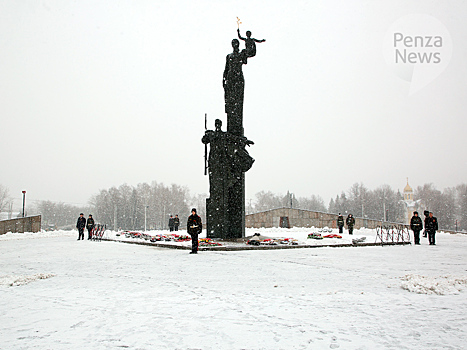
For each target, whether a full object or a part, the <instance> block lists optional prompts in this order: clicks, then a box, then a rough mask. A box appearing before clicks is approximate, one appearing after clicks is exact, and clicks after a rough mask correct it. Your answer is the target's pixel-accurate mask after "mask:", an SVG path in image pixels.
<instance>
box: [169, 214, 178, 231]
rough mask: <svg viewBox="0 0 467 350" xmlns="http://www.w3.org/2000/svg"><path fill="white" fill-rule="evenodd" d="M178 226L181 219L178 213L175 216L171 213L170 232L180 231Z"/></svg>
mask: <svg viewBox="0 0 467 350" xmlns="http://www.w3.org/2000/svg"><path fill="white" fill-rule="evenodd" d="M178 226H180V219H179V218H178V215H175V217H173V216H172V215H170V218H169V231H170V232H172V231H178Z"/></svg>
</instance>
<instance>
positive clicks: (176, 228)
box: [174, 215, 180, 231]
mask: <svg viewBox="0 0 467 350" xmlns="http://www.w3.org/2000/svg"><path fill="white" fill-rule="evenodd" d="M178 226H180V219H179V218H178V215H175V218H174V230H175V231H178Z"/></svg>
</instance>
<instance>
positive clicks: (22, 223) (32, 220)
mask: <svg viewBox="0 0 467 350" xmlns="http://www.w3.org/2000/svg"><path fill="white" fill-rule="evenodd" d="M40 230H41V216H40V215H35V216H28V217H25V218H18V219H10V220H1V221H0V235H3V234H5V233H7V232H20V233H23V232H39V231H40Z"/></svg>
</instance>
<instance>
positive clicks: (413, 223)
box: [410, 211, 423, 245]
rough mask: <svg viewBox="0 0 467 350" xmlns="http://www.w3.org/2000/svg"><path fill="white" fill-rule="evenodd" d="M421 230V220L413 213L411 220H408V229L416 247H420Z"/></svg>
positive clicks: (416, 213)
mask: <svg viewBox="0 0 467 350" xmlns="http://www.w3.org/2000/svg"><path fill="white" fill-rule="evenodd" d="M422 228H423V223H422V219H421V218H420V216H418V212H417V211H414V212H413V216H412V219H410V229H411V230H412V231H413V236H414V240H415V244H416V245H420V231H421V230H422Z"/></svg>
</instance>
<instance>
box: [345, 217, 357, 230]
mask: <svg viewBox="0 0 467 350" xmlns="http://www.w3.org/2000/svg"><path fill="white" fill-rule="evenodd" d="M345 223H346V224H347V227H348V228H349V235H353V226H354V225H355V219H354V217H353V215H352V214H349V216H347V219H346V220H345Z"/></svg>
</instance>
